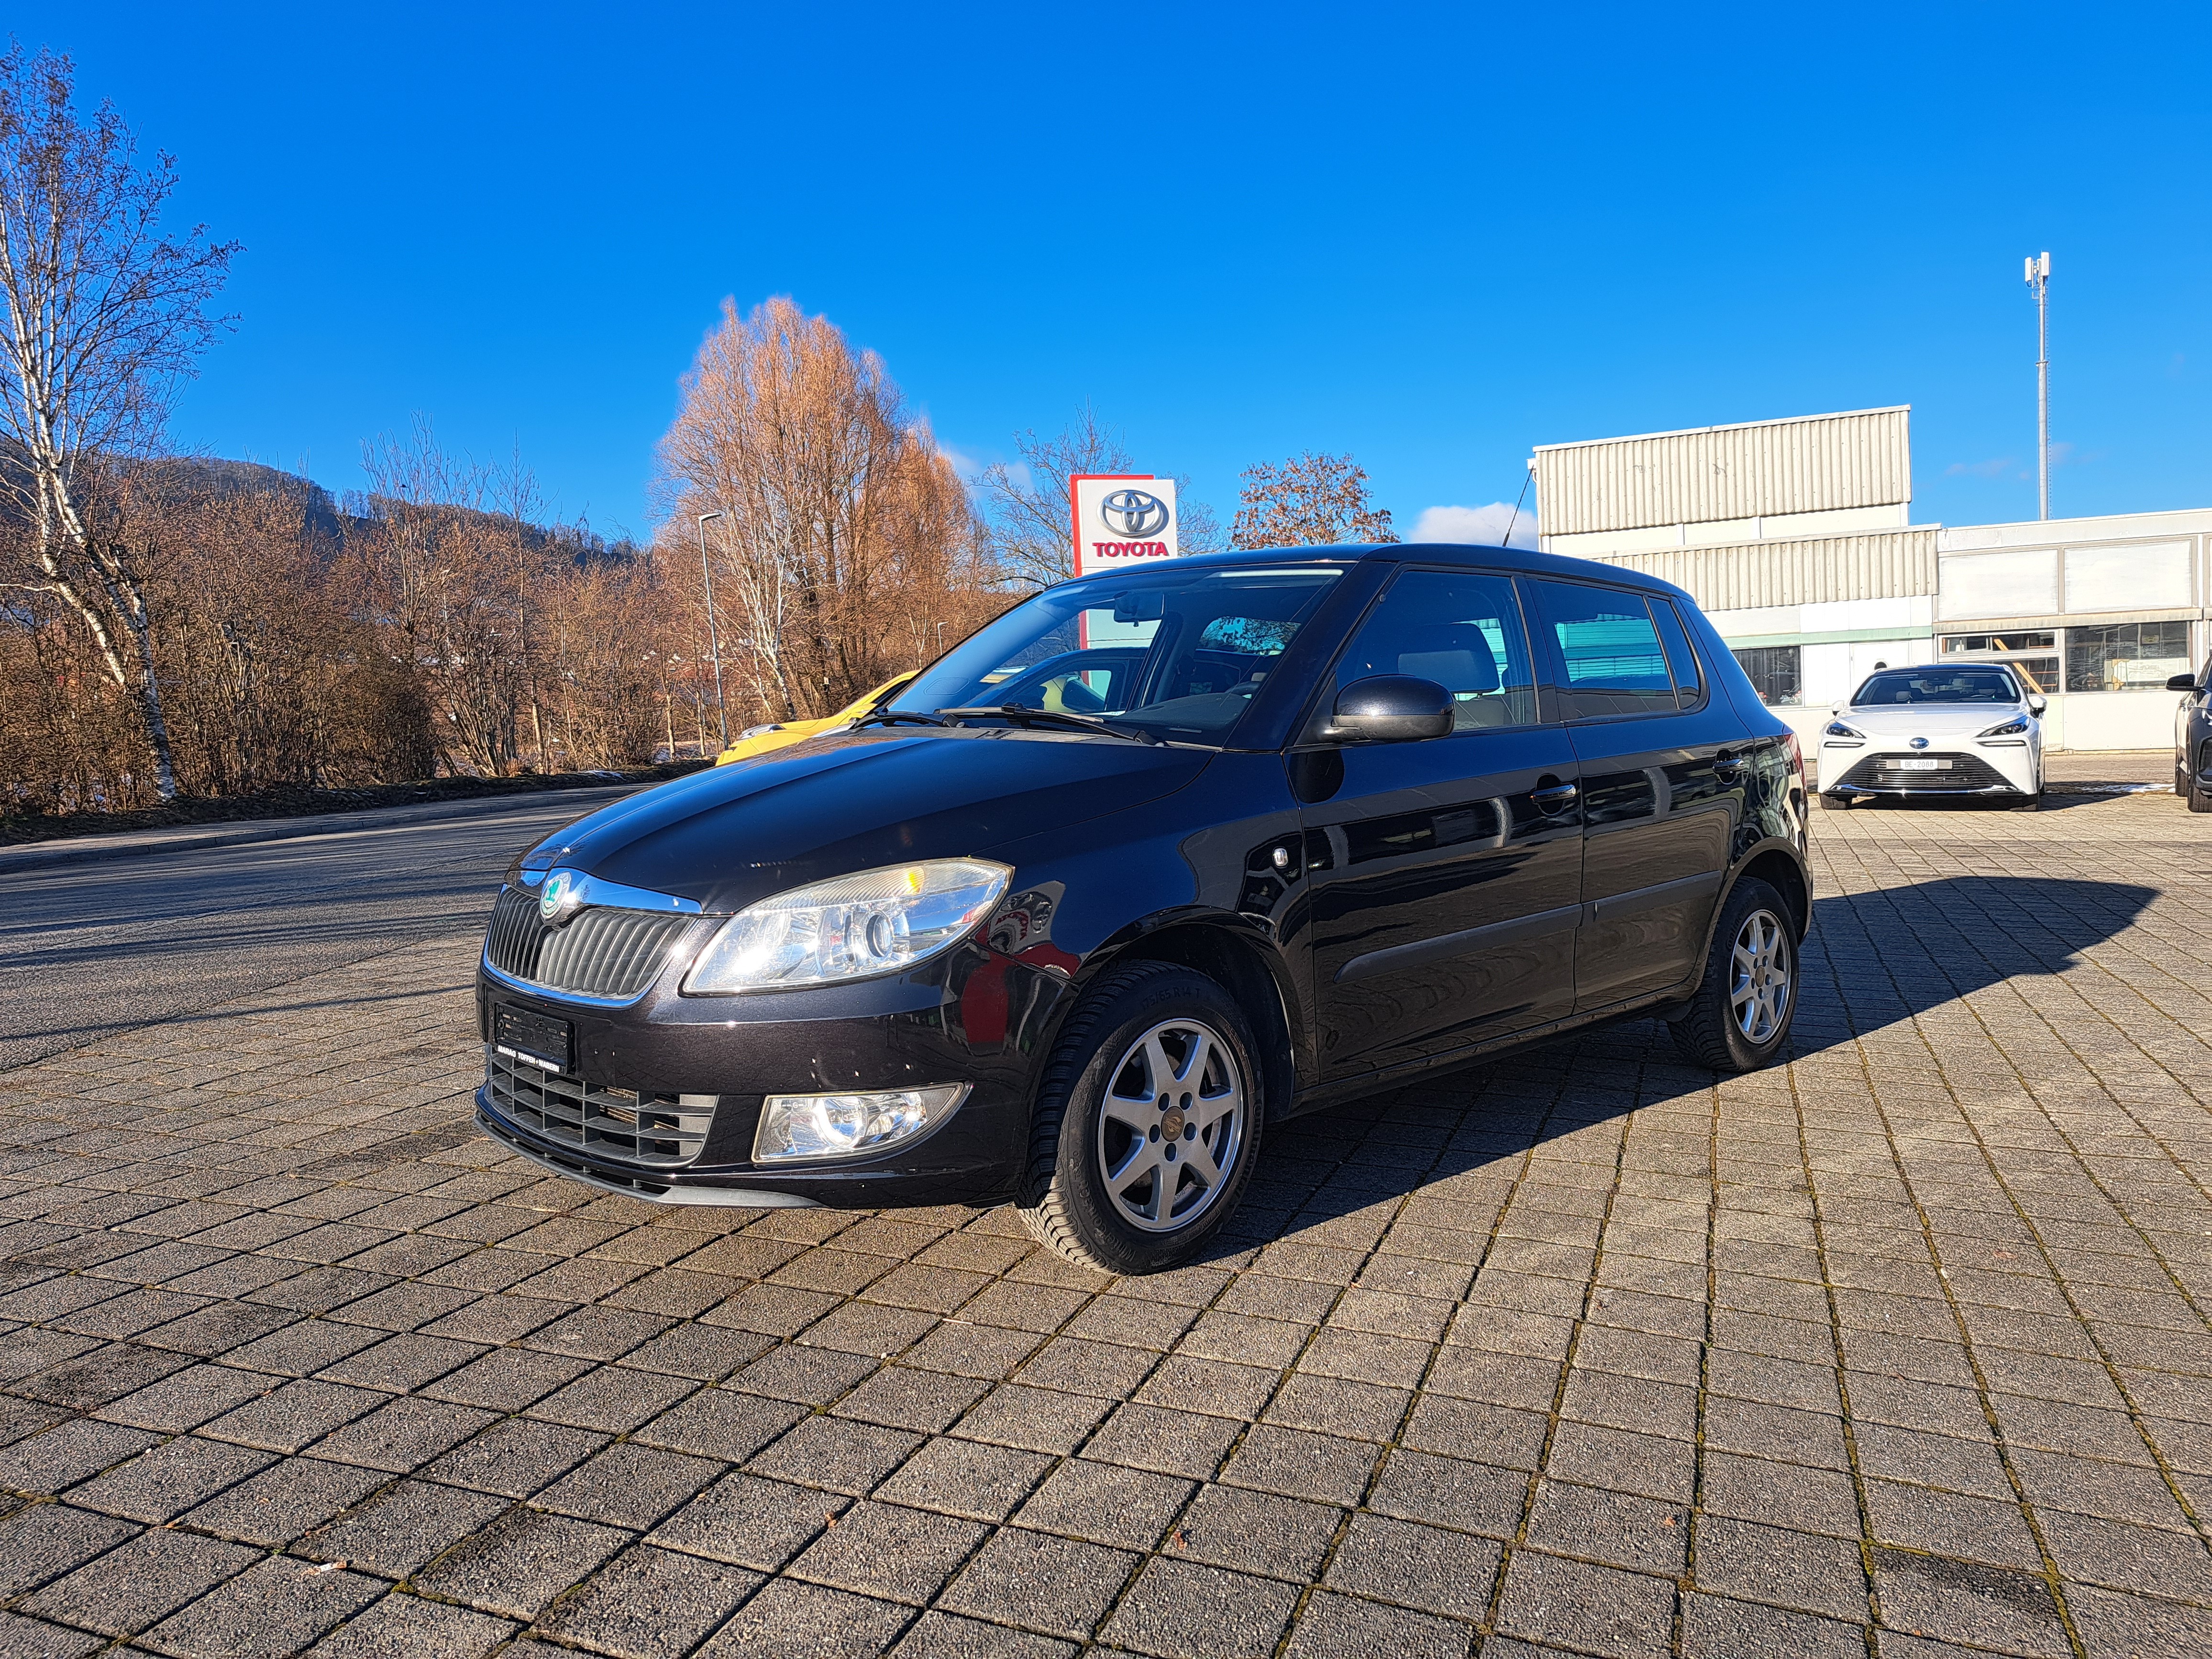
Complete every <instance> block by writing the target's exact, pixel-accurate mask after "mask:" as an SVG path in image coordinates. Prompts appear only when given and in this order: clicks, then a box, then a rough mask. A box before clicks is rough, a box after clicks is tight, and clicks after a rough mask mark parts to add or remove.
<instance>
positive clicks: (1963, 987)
mask: <svg viewBox="0 0 2212 1659" xmlns="http://www.w3.org/2000/svg"><path fill="white" fill-rule="evenodd" d="M2157 896H2158V892H2157V890H2156V889H2154V888H2151V887H2146V886H2143V885H2142V884H2137V883H2132V882H2116V881H2069V880H2063V879H2057V878H2039V877H2032V876H2002V875H1992V876H1978V875H1969V876H1945V877H1941V878H1936V879H1934V880H1929V881H1923V882H1917V883H1913V884H1910V885H1905V886H1898V887H1883V888H1876V889H1873V890H1869V891H1866V892H1859V893H1833V894H1828V895H1826V896H1821V897H1819V898H1816V899H1815V900H1814V906H1813V928H1812V932H1811V933H1810V934H1809V935H1808V938H1807V939H1806V943H1805V947H1804V951H1803V957H1802V981H1801V988H1800V993H1799V995H1800V1002H1799V1006H1798V1012H1797V1019H1796V1029H1795V1030H1794V1031H1793V1032H1792V1034H1791V1038H1790V1046H1789V1048H1788V1049H1787V1050H1786V1051H1785V1052H1784V1054H1783V1056H1782V1058H1781V1060H1779V1061H1778V1062H1777V1063H1778V1064H1785V1063H1787V1062H1788V1061H1790V1060H1801V1059H1805V1058H1808V1057H1809V1056H1811V1055H1814V1054H1820V1053H1822V1052H1824V1051H1826V1050H1827V1049H1830V1048H1837V1047H1839V1046H1842V1045H1844V1044H1847V1043H1850V1042H1852V1041H1854V1040H1855V1039H1857V1038H1859V1037H1862V1036H1868V1035H1870V1034H1872V1033H1874V1032H1876V1031H1879V1030H1883V1029H1885V1028H1886V1027H1888V1026H1892V1025H1894V1024H1898V1023H1899V1022H1901V1021H1905V1020H1910V1019H1912V1018H1917V1017H1918V1016H1920V1015H1922V1014H1925V1013H1929V1012H1934V1011H1935V1010H1936V1009H1938V1008H1941V1007H1942V1006H1944V1005H1946V1004H1948V1003H1950V1002H1954V1001H1956V1000H1958V999H1960V998H1961V997H1966V996H1972V995H1973V994H1976V993H1977V992H1980V991H1984V990H1987V989H1988V988H1990V987H1992V986H1996V985H2000V984H2002V983H2004V982H2005V981H2008V980H2011V979H2016V978H2027V977H2033V976H2035V975H2048V974H2057V973H2062V972H2063V971H2065V970H2066V969H2068V968H2069V967H2071V966H2073V965H2075V964H2076V963H2079V962H2080V961H2081V959H2082V957H2083V956H2084V955H2085V953H2087V951H2091V950H2093V949H2094V948H2095V947H2096V946H2098V945H2102V944H2104V943H2106V941H2107V940H2109V939H2112V938H2113V937H2114V936H2115V935H2117V934H2118V933H2123V932H2124V931H2125V930H2126V929H2127V928H2128V927H2131V926H2132V925H2133V924H2134V923H2135V922H2136V920H2137V919H2138V918H2139V917H2140V916H2141V915H2142V913H2143V911H2144V910H2145V909H2146V908H2148V906H2149V904H2150V903H2151V902H2152V901H2153V900H2154V899H2155V898H2156V897H2157ZM1713 1082H1714V1075H1713V1073H1711V1072H1709V1071H1707V1070H1705V1069H1704V1068H1703V1067H1700V1066H1692V1065H1690V1064H1687V1063H1686V1062H1684V1061H1682V1060H1680V1059H1679V1058H1678V1057H1677V1056H1676V1054H1675V1053H1674V1045H1673V1043H1672V1042H1671V1041H1670V1040H1669V1038H1668V1035H1667V1032H1666V1030H1664V1029H1663V1027H1662V1026H1661V1025H1660V1024H1659V1023H1658V1022H1657V1021H1656V1020H1651V1019H1648V1018H1630V1019H1624V1020H1620V1021H1618V1022H1616V1023H1615V1024H1611V1025H1607V1026H1601V1027H1597V1028H1595V1029H1585V1030H1580V1031H1577V1032H1574V1033H1572V1034H1571V1035H1569V1036H1564V1037H1561V1038H1559V1039H1557V1040H1556V1041H1553V1042H1548V1043H1545V1044H1541V1045H1540V1046H1538V1047H1535V1048H1528V1049H1522V1050H1519V1051H1517V1052H1515V1053H1513V1054H1505V1055H1502V1056H1498V1057H1497V1058H1495V1059H1489V1060H1479V1061H1475V1062H1474V1063H1472V1064H1470V1065H1468V1066H1456V1067H1452V1068H1450V1069H1449V1070H1445V1071H1440V1072H1435V1073H1430V1074H1428V1075H1427V1076H1425V1077H1423V1078H1420V1079H1417V1080H1415V1081H1414V1082H1412V1083H1410V1084H1407V1085H1405V1086H1404V1087H1402V1088H1400V1089H1396V1090H1394V1091H1390V1092H1389V1093H1388V1094H1383V1095H1377V1096H1374V1097H1370V1098H1367V1099H1364V1100H1358V1101H1353V1102H1350V1103H1346V1104H1344V1105H1341V1106H1337V1107H1334V1108H1330V1109H1325V1110H1322V1111H1319V1112H1315V1113H1311V1114H1308V1115H1304V1116H1301V1117H1297V1118H1294V1119H1292V1120H1291V1121H1289V1122H1288V1123H1284V1124H1280V1125H1277V1126H1274V1127H1273V1130H1272V1132H1271V1133H1270V1134H1269V1136H1268V1141H1267V1146H1266V1150H1265V1151H1264V1152H1262V1154H1261V1163H1260V1167H1259V1168H1258V1170H1255V1179H1254V1182H1253V1193H1252V1194H1251V1196H1250V1198H1249V1199H1248V1200H1247V1203H1246V1205H1245V1206H1244V1210H1243V1212H1242V1213H1240V1214H1239V1215H1238V1216H1237V1218H1236V1220H1235V1221H1234V1222H1232V1224H1231V1227H1230V1228H1229V1230H1228V1231H1227V1233H1226V1234H1225V1237H1223V1239H1222V1240H1221V1243H1220V1244H1219V1246H1218V1249H1215V1250H1213V1251H1211V1252H1209V1253H1208V1255H1209V1256H1211V1257H1212V1258H1213V1259H1225V1258H1227V1257H1229V1256H1231V1255H1236V1254H1237V1253H1240V1252H1243V1251H1246V1250H1249V1249H1253V1248H1255V1246H1264V1245H1265V1244H1267V1243H1274V1242H1276V1241H1277V1240H1278V1239H1281V1238H1285V1237H1291V1236H1293V1235H1300V1234H1305V1235H1311V1233H1312V1232H1313V1230H1314V1229H1316V1227H1317V1226H1318V1227H1321V1228H1322V1229H1324V1231H1325V1230H1326V1227H1327V1224H1328V1223H1329V1222H1330V1221H1332V1220H1334V1219H1338V1218H1344V1217H1348V1216H1352V1215H1354V1214H1356V1213H1358V1212H1362V1211H1365V1210H1367V1209H1369V1208H1370V1206H1374V1205H1376V1204H1377V1203H1383V1202H1389V1201H1391V1200H1396V1199H1399V1198H1403V1197H1406V1196H1408V1195H1410V1194H1414V1193H1417V1192H1419V1191H1421V1190H1423V1189H1425V1188H1434V1187H1436V1186H1437V1185H1438V1184H1439V1183H1442V1182H1448V1181H1449V1180H1450V1179H1452V1178H1453V1177H1455V1176H1469V1175H1476V1174H1480V1172H1482V1171H1483V1170H1486V1169H1488V1170H1497V1169H1498V1168H1499V1167H1500V1166H1503V1165H1510V1164H1517V1162H1518V1160H1519V1159H1520V1158H1521V1157H1522V1154H1523V1153H1524V1152H1526V1151H1528V1149H1529V1148H1530V1147H1532V1146H1541V1145H1542V1144H1543V1143H1544V1142H1546V1141H1548V1140H1553V1139H1559V1138H1560V1137H1563V1136H1566V1135H1571V1134H1572V1133H1576V1132H1577V1131H1578V1130H1583V1129H1588V1128H1590V1127H1593V1126H1595V1125H1596V1124H1599V1123H1602V1122H1605V1121H1610V1120H1612V1119H1614V1118H1619V1117H1622V1116H1626V1115H1628V1114H1629V1113H1631V1112H1632V1111H1635V1110H1637V1109H1639V1108H1643V1107H1661V1106H1665V1105H1666V1104H1668V1103H1669V1102H1670V1101H1676V1100H1680V1099H1681V1098H1682V1097H1686V1096H1689V1095H1693V1094H1699V1093H1701V1092H1703V1091H1705V1090H1707V1089H1709V1088H1711V1085H1712V1084H1713ZM1486 1108H1489V1109H1488V1110H1486ZM1486 1120H1488V1121H1486ZM1424 1148H1426V1154H1425V1155H1424ZM1393 1152H1395V1154H1396V1155H1395V1156H1394V1155H1391V1154H1392V1153H1393ZM1201 1259H1202V1260H1203V1259H1206V1258H1201Z"/></svg>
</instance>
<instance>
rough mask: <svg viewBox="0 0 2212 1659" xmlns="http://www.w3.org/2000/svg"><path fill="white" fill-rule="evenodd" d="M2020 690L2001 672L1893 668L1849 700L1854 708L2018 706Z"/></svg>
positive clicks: (1869, 679)
mask: <svg viewBox="0 0 2212 1659" xmlns="http://www.w3.org/2000/svg"><path fill="white" fill-rule="evenodd" d="M2019 701H2020V688H2019V686H2017V685H2016V684H2014V683H2013V678H2012V676H2011V675H2010V674H2009V673H2008V672H2007V671H2005V670H2003V669H2002V668H1996V667H1988V668H1935V667H1929V668H1893V669H1891V670H1890V671H1888V672H1887V673H1882V674H1871V675H1869V676H1868V677H1867V683H1866V684H1864V685H1862V686H1861V687H1859V689H1858V694H1857V696H1854V697H1853V698H1852V699H1851V707H1852V708H1893V707H1894V706H1895V705H1897V704H1899V703H1917V702H2019Z"/></svg>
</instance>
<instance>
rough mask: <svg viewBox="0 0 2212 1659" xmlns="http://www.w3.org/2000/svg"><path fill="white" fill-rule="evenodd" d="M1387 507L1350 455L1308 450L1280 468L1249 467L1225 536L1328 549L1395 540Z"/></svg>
mask: <svg viewBox="0 0 2212 1659" xmlns="http://www.w3.org/2000/svg"><path fill="white" fill-rule="evenodd" d="M1397 539H1398V532H1397V531H1396V530H1395V528H1394V527H1393V526H1392V525H1391V522H1390V509H1389V507H1376V505H1374V503H1373V502H1372V501H1371V500H1370V498H1369V495H1368V491H1367V471H1366V469H1365V468H1364V467H1362V466H1360V465H1358V464H1357V463H1356V462H1354V461H1353V460H1352V457H1351V456H1349V455H1322V454H1316V453H1314V452H1312V451H1310V450H1309V451H1308V452H1307V453H1304V454H1303V455H1297V456H1293V457H1292V458H1291V459H1289V460H1287V461H1285V462H1284V463H1283V464H1282V465H1280V466H1268V465H1265V464H1264V463H1263V464H1261V465H1258V466H1254V467H1248V468H1246V469H1245V472H1244V486H1243V489H1241V490H1240V491H1239V492H1238V494H1237V520H1236V523H1235V524H1234V525H1233V526H1231V529H1230V540H1231V543H1232V544H1234V545H1236V546H1237V547H1240V548H1254V547H1330V546H1335V545H1337V544H1342V543H1347V542H1395V541H1396V540H1397Z"/></svg>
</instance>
